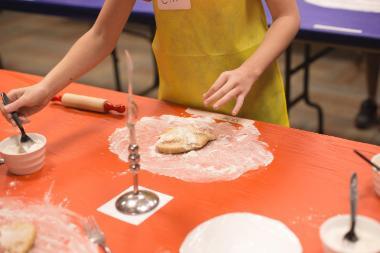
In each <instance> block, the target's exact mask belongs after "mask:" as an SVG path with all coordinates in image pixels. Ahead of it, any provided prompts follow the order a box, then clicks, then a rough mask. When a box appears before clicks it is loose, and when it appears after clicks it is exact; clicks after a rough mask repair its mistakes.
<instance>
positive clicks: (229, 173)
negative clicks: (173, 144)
mask: <svg viewBox="0 0 380 253" xmlns="http://www.w3.org/2000/svg"><path fill="white" fill-rule="evenodd" d="M187 125H193V126H197V127H199V128H207V129H212V132H213V134H215V135H216V140H213V141H211V142H210V143H208V144H207V145H206V146H205V147H203V148H202V149H199V150H193V151H190V152H188V153H183V154H176V155H168V154H160V153H158V152H157V151H156V147H155V144H156V142H157V140H158V139H159V136H160V134H161V133H162V132H164V131H165V130H166V129H168V128H172V127H177V126H187ZM128 135H129V132H128V129H127V128H118V129H116V130H115V132H114V133H113V134H112V135H111V136H110V137H109V142H110V147H109V148H110V150H111V151H112V152H113V153H115V154H117V155H118V156H119V158H120V159H121V160H123V161H125V162H128V145H129V139H128ZM136 135H137V143H138V145H139V147H140V150H139V153H140V155H141V162H140V163H141V168H142V169H144V170H147V171H150V172H152V173H156V174H160V175H165V176H170V177H175V178H178V179H181V180H184V181H189V182H211V181H223V180H233V179H236V178H238V177H240V176H241V175H242V174H244V173H245V172H247V171H249V170H256V169H258V168H260V167H263V166H267V165H268V164H270V163H271V162H272V160H273V155H272V153H271V152H270V151H268V149H267V148H268V145H267V144H266V143H264V142H262V141H260V140H259V135H260V133H259V131H258V130H257V128H256V127H255V126H254V125H253V123H252V124H244V125H240V126H236V125H233V124H231V123H229V122H223V121H222V122H216V121H215V120H214V119H213V118H211V117H205V116H202V117H188V118H185V117H178V116H172V115H162V116H160V117H144V118H141V119H140V120H139V121H138V122H137V123H136Z"/></svg>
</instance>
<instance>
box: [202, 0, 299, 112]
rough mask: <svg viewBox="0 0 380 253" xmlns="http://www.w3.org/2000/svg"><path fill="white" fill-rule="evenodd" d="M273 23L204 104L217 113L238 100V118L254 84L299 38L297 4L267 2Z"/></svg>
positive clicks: (289, 0) (293, 0)
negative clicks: (217, 110)
mask: <svg viewBox="0 0 380 253" xmlns="http://www.w3.org/2000/svg"><path fill="white" fill-rule="evenodd" d="M266 2H267V4H268V7H269V10H270V12H271V15H272V18H273V23H272V25H271V27H270V28H269V30H268V32H267V33H266V35H265V38H264V40H263V42H262V44H261V45H260V47H259V48H258V49H257V50H256V52H255V53H254V54H253V55H252V56H251V57H250V58H248V59H247V60H246V61H245V62H244V63H243V64H242V65H241V66H240V67H239V68H237V69H234V70H231V71H226V72H223V73H222V74H221V75H220V76H219V78H218V79H217V80H216V81H215V83H214V84H213V85H212V86H211V88H210V89H209V90H208V91H207V92H206V93H205V94H204V96H203V98H204V103H205V105H209V104H211V103H213V107H214V108H215V109H217V108H219V107H220V106H222V105H223V104H225V103H226V102H228V101H230V100H231V99H235V98H236V104H235V107H234V109H233V111H232V114H233V115H236V114H237V113H238V112H239V111H240V108H241V107H242V105H243V102H244V99H245V97H246V95H247V94H248V92H249V91H250V89H251V87H252V85H253V84H254V82H255V81H256V80H257V79H258V78H259V76H260V75H261V74H262V73H263V72H264V71H265V69H266V68H267V67H268V66H269V65H270V64H271V63H272V62H273V61H274V60H275V59H276V58H277V57H278V56H279V55H280V54H281V53H282V52H283V51H284V50H285V49H286V47H287V46H288V45H289V43H290V42H291V41H292V39H293V38H294V36H295V35H296V33H297V31H298V29H299V25H300V18H299V14H298V8H297V4H296V0H266Z"/></svg>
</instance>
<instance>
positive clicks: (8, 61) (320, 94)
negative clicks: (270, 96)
mask: <svg viewBox="0 0 380 253" xmlns="http://www.w3.org/2000/svg"><path fill="white" fill-rule="evenodd" d="M90 25H91V22H90V21H83V20H73V19H67V18H61V17H50V16H42V15H31V14H23V13H16V12H8V11H3V12H0V34H1V36H0V55H1V58H2V64H3V67H4V68H5V69H10V70H16V71H21V72H26V73H33V74H38V75H45V74H46V73H47V72H48V71H49V70H50V69H51V68H52V67H53V66H54V65H55V64H56V63H57V62H58V61H59V60H60V59H61V58H62V57H63V56H64V54H65V52H66V51H67V50H68V49H69V48H70V46H71V45H72V44H73V43H74V42H75V40H76V39H78V38H79V37H80V36H81V34H83V33H84V32H85V31H86V30H87V29H88V28H89V27H90ZM133 29H135V30H136V29H138V30H140V31H142V32H145V33H147V34H148V33H149V31H148V30H147V29H146V28H144V27H139V26H134V27H133ZM301 46H302V45H300V44H297V43H296V44H295V56H294V58H295V60H297V59H298V60H299V59H300V58H301V56H302V54H301V52H302V51H301ZM123 49H128V50H129V51H130V52H131V54H132V57H133V58H134V61H135V83H137V84H138V85H137V87H136V90H137V92H141V91H143V90H145V89H146V88H149V87H150V86H151V84H152V83H153V58H152V53H151V48H150V43H149V42H148V41H147V40H146V39H144V38H141V37H138V36H135V35H131V34H123V35H122V36H121V37H120V40H119V42H118V52H119V55H121V54H120V53H121V52H122V50H123ZM120 60H121V65H120V66H121V70H122V71H121V72H122V81H123V83H126V82H125V81H126V76H125V72H126V71H125V62H124V61H123V59H122V57H121V59H120ZM363 60H364V57H363V54H362V52H360V51H355V50H348V49H337V50H335V51H334V52H333V53H331V54H329V55H328V56H326V57H324V58H322V59H321V60H319V61H317V62H316V63H315V64H314V65H313V67H312V70H311V92H310V94H311V99H312V100H314V101H317V102H318V103H319V104H320V105H321V106H322V107H323V110H324V113H325V133H326V134H328V135H333V136H339V137H342V138H346V139H352V140H357V141H362V142H368V143H373V144H377V145H380V127H379V126H374V127H372V128H371V129H368V130H358V129H356V128H355V127H354V123H353V121H354V117H355V115H356V113H357V110H358V108H359V105H360V102H361V101H362V100H363V99H364V98H365V96H366V92H365V76H364V61H363ZM279 61H280V63H281V64H282V66H283V62H284V61H283V57H281V58H280V60H279ZM292 81H293V91H294V94H293V95H295V94H296V93H297V92H299V91H301V85H302V83H301V82H302V74H301V73H300V74H297V75H296V76H294V77H293V79H292ZM79 82H82V83H86V84H91V85H94V86H100V87H105V88H110V89H113V88H114V87H115V85H114V76H113V69H112V61H111V58H110V57H108V58H107V59H105V60H104V61H103V62H102V63H101V64H99V65H98V66H97V67H96V68H95V69H94V70H92V71H91V72H89V73H88V74H86V75H85V76H83V77H82V78H81V79H80V80H79ZM156 94H157V91H156V90H154V91H153V92H151V93H150V94H149V96H151V97H155V96H156ZM378 97H379V96H378ZM316 116H317V115H316V112H315V111H314V110H313V109H310V108H308V107H307V106H305V105H304V104H303V103H300V104H299V105H297V106H295V107H294V108H293V109H292V110H291V112H290V121H291V125H292V127H294V128H299V129H305V130H310V131H315V130H316V128H317V121H316Z"/></svg>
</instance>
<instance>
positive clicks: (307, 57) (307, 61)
mask: <svg viewBox="0 0 380 253" xmlns="http://www.w3.org/2000/svg"><path fill="white" fill-rule="evenodd" d="M331 51H333V48H331V47H327V48H325V49H323V50H321V51H319V52H318V53H316V54H314V55H311V45H310V44H309V43H306V44H305V46H304V61H303V62H302V63H301V64H299V65H297V66H296V67H294V68H292V46H289V48H288V49H287V50H286V54H285V93H286V104H287V107H288V110H290V109H291V108H292V107H293V106H295V105H296V104H297V103H298V102H300V101H301V100H304V101H305V103H306V104H307V105H308V106H310V107H313V108H315V109H316V110H317V112H318V132H319V133H323V132H324V129H323V122H324V118H323V110H322V108H321V107H320V106H319V105H318V104H317V103H315V102H313V101H311V100H310V96H309V95H310V92H309V81H310V65H311V64H312V63H313V62H314V61H316V60H318V59H319V58H321V57H322V56H324V55H326V54H328V53H330V52H331ZM300 70H304V78H303V92H302V93H301V95H299V96H298V97H296V98H295V99H293V100H291V89H290V88H291V77H292V75H294V74H295V73H297V72H298V71H300Z"/></svg>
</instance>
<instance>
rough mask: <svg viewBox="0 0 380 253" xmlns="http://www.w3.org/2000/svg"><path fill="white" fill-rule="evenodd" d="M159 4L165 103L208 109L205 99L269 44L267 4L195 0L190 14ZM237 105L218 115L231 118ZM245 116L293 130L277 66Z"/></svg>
mask: <svg viewBox="0 0 380 253" xmlns="http://www.w3.org/2000/svg"><path fill="white" fill-rule="evenodd" d="M157 1H161V0H155V1H153V2H154V11H155V16H156V24H157V31H156V35H155V38H154V41H153V45H152V47H153V51H154V54H155V57H156V61H157V65H158V70H159V76H160V88H159V98H160V99H162V100H165V101H169V102H173V103H177V104H181V105H186V106H189V107H193V108H198V109H203V110H210V108H207V107H204V105H203V100H202V94H203V93H205V92H206V91H207V90H208V89H209V88H210V87H211V85H212V84H213V83H214V82H215V80H216V79H217V78H218V76H219V75H220V74H221V73H222V72H224V71H227V70H233V69H235V68H237V67H239V66H240V65H241V64H242V63H243V62H244V61H245V60H246V59H247V58H248V57H250V56H251V55H252V54H253V53H254V52H255V50H256V49H257V48H258V46H259V45H260V43H261V42H262V41H263V39H264V36H265V33H266V30H267V23H266V18H265V13H264V10H263V6H262V4H261V0H190V1H191V9H188V10H160V9H159V8H158V3H157ZM234 104H235V101H231V102H230V103H228V104H226V105H225V106H223V107H221V108H220V109H219V110H218V112H221V113H225V114H230V113H231V112H232V109H233V107H234ZM238 116H239V117H243V118H250V119H256V120H260V121H266V122H271V123H275V124H280V125H284V126H288V125H289V122H288V115H287V111H286V102H285V94H284V88H283V82H282V78H281V73H280V70H279V68H278V65H277V63H273V64H272V65H271V66H269V67H268V69H267V70H266V71H265V72H264V73H263V74H262V76H261V77H260V78H259V80H257V81H256V82H255V84H254V85H253V86H252V89H251V91H250V92H249V94H248V95H247V97H246V99H245V101H244V105H243V107H242V109H241V111H240V113H239V114H238Z"/></svg>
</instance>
